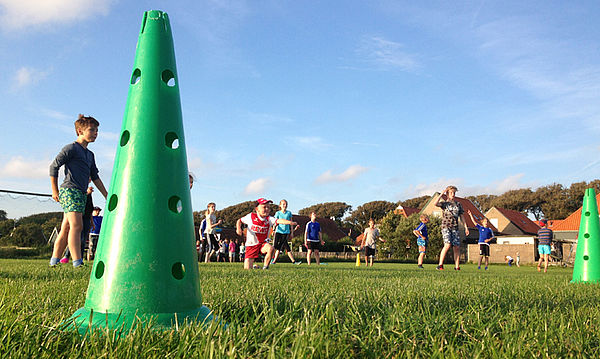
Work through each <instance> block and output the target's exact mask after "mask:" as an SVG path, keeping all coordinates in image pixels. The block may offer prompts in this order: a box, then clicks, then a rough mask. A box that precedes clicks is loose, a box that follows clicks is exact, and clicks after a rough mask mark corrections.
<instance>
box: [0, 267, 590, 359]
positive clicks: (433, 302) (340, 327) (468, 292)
mask: <svg viewBox="0 0 600 359" xmlns="http://www.w3.org/2000/svg"><path fill="white" fill-rule="evenodd" d="M434 268H435V267H434V266H433V265H428V266H426V269H425V270H418V269H417V268H416V265H414V264H394V263H376V264H375V267H373V268H366V267H364V266H362V267H360V268H356V267H354V263H330V264H328V265H327V266H320V267H317V266H311V267H307V266H306V264H303V265H302V266H299V267H298V266H293V265H291V264H278V265H275V266H273V267H272V268H271V269H270V270H269V271H261V270H256V271H243V270H242V269H241V267H240V264H239V263H238V264H209V265H205V264H202V265H200V277H201V278H202V295H203V301H204V302H205V304H206V305H207V306H208V307H209V308H211V309H213V310H214V312H215V313H216V314H217V315H219V316H220V317H221V318H222V319H224V320H225V321H227V322H228V323H229V328H228V329H227V330H223V329H220V328H219V327H218V326H217V325H211V326H209V327H207V328H202V327H198V326H185V327H180V328H179V331H178V332H177V331H175V330H173V331H167V332H160V331H153V330H148V329H144V328H138V329H136V330H135V331H133V332H132V333H130V334H129V335H128V336H126V337H123V338H121V339H117V338H116V336H115V335H111V334H110V333H109V334H108V335H105V334H104V335H102V334H98V333H95V334H93V335H91V336H88V337H86V338H81V337H79V336H78V335H76V334H74V333H71V332H63V331H61V330H60V329H59V328H58V324H59V323H60V322H61V321H62V320H64V319H66V318H68V317H69V316H70V315H71V314H72V313H73V312H74V311H75V310H76V309H78V308H79V307H81V306H83V303H84V301H85V290H86V288H87V282H88V278H89V271H90V268H89V267H88V268H86V269H84V270H74V269H73V268H71V267H70V266H65V267H63V268H57V270H51V269H49V268H48V267H47V261H45V260H0V356H1V357H11V358H18V357H23V358H25V357H27V358H30V357H36V358H44V357H70V358H73V357H110V358H121V357H123V358H133V357H142V358H154V357H155V358H164V357H173V358H181V357H202V358H208V357H235V358H248V357H255V358H262V357H269V358H281V357H295V358H306V357H315V358H326V357H335V358H347V357H361V358H388V357H389V358H392V357H410V358H413V357H422V358H454V357H456V358H514V357H552V358H569V357H588V358H592V357H598V356H599V354H600V349H599V347H600V330H599V325H600V306H599V305H598V303H599V302H600V300H599V299H600V286H598V285H572V284H569V280H570V279H571V273H572V272H571V270H570V269H563V268H550V270H549V273H548V274H546V275H544V274H541V273H538V272H537V271H536V270H535V268H534V267H521V268H508V267H506V266H492V267H491V270H489V271H488V272H482V271H478V270H477V269H476V267H475V266H473V265H464V266H463V270H462V271H460V272H455V271H453V270H451V271H448V270H446V271H444V272H437V271H435V269H434Z"/></svg>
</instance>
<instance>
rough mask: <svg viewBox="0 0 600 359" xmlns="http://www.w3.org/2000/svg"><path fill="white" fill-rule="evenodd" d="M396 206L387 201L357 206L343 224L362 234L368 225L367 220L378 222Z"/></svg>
mask: <svg viewBox="0 0 600 359" xmlns="http://www.w3.org/2000/svg"><path fill="white" fill-rule="evenodd" d="M396 207H397V205H396V204H395V203H392V202H388V201H372V202H367V203H365V204H363V205H362V206H358V207H357V208H356V210H354V211H352V213H351V214H350V216H349V217H348V218H346V219H345V222H346V223H347V224H348V225H350V226H351V227H352V228H353V229H354V230H358V231H360V232H362V231H363V230H364V229H365V228H366V227H367V225H368V223H369V219H371V218H373V219H374V220H375V222H379V221H380V220H381V219H382V218H383V217H385V215H386V214H387V213H388V212H390V211H392V210H394V208H396Z"/></svg>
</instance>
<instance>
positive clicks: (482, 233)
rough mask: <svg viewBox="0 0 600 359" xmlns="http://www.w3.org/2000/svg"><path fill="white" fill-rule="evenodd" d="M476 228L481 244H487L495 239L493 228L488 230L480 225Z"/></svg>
mask: <svg viewBox="0 0 600 359" xmlns="http://www.w3.org/2000/svg"><path fill="white" fill-rule="evenodd" d="M476 226H477V230H479V243H483V244H487V243H486V241H485V240H486V239H490V238H492V237H494V232H492V229H491V228H487V227H484V226H482V225H479V224H477V225H476Z"/></svg>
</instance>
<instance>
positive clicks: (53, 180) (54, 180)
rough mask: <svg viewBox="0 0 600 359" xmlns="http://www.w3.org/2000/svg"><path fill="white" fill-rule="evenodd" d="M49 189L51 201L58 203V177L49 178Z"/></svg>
mask: <svg viewBox="0 0 600 359" xmlns="http://www.w3.org/2000/svg"><path fill="white" fill-rule="evenodd" d="M50 187H51V188H52V199H54V200H55V201H56V202H59V199H58V177H53V176H50Z"/></svg>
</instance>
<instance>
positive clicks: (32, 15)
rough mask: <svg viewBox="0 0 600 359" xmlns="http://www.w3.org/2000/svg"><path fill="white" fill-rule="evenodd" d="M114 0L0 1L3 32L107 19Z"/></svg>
mask: <svg viewBox="0 0 600 359" xmlns="http://www.w3.org/2000/svg"><path fill="white" fill-rule="evenodd" d="M113 1H114V0H42V1H40V0H0V9H1V13H0V23H1V24H2V25H1V26H2V27H3V28H4V29H7V30H20V29H23V28H26V27H29V26H36V25H43V24H59V23H64V24H68V23H71V22H73V21H80V20H84V19H87V18H89V17H91V16H93V15H107V14H108V12H109V8H110V5H111V4H112V3H113Z"/></svg>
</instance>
